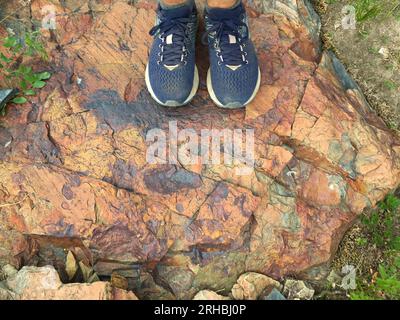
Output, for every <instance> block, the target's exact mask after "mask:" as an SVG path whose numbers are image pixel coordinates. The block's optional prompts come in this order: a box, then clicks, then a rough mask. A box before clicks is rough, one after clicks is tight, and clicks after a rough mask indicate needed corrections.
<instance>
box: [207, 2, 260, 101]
mask: <svg viewBox="0 0 400 320" xmlns="http://www.w3.org/2000/svg"><path fill="white" fill-rule="evenodd" d="M205 14H206V31H207V35H208V44H209V52H210V72H211V83H212V89H213V91H214V93H215V96H216V98H217V99H218V100H219V102H220V103H221V104H223V105H229V104H232V105H233V106H243V105H244V104H245V103H247V102H248V100H249V99H250V98H251V97H252V95H253V94H254V92H255V90H256V88H257V82H258V77H259V68H258V59H257V55H256V52H255V48H254V45H253V43H252V41H251V40H250V38H249V30H248V21H247V16H246V11H245V9H244V7H243V4H239V5H238V6H237V7H235V8H233V9H214V8H207V9H206V13H205Z"/></svg>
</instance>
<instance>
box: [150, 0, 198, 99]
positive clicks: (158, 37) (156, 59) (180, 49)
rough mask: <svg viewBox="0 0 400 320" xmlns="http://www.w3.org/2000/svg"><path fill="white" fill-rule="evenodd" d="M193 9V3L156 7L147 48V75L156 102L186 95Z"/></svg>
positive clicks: (193, 35)
mask: <svg viewBox="0 0 400 320" xmlns="http://www.w3.org/2000/svg"><path fill="white" fill-rule="evenodd" d="M196 32H197V10H196V7H195V6H194V5H185V6H182V7H178V8H175V9H168V10H164V9H162V8H161V7H160V6H159V7H158V10H157V21H156V26H155V27H154V28H152V29H151V30H150V34H151V35H153V36H154V41H153V45H152V47H151V49H150V55H149V64H148V77H149V82H150V85H151V89H152V90H153V92H154V95H155V96H156V97H157V99H158V100H159V101H161V102H162V103H165V102H167V101H176V102H178V103H184V102H185V100H186V99H187V98H188V97H189V95H190V93H191V91H192V88H193V81H194V74H195V40H196Z"/></svg>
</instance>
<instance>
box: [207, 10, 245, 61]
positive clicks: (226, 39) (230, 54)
mask: <svg viewBox="0 0 400 320" xmlns="http://www.w3.org/2000/svg"><path fill="white" fill-rule="evenodd" d="M243 18H244V17H243V15H240V16H239V17H235V18H231V17H230V18H226V19H220V20H218V21H217V20H212V19H210V18H209V19H208V21H209V23H210V24H211V25H212V26H211V28H210V29H208V30H207V32H206V33H205V34H204V36H203V42H205V41H206V39H207V37H208V36H211V37H212V38H213V39H214V41H213V45H214V48H215V51H216V55H217V57H218V58H219V61H218V64H219V65H222V64H223V65H227V66H241V65H244V64H248V63H249V62H248V60H247V58H246V56H247V52H246V50H245V47H246V44H245V43H244V41H245V40H247V38H248V27H247V24H246V23H245V22H244V21H243Z"/></svg>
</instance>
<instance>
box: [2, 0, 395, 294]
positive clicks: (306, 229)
mask: <svg viewBox="0 0 400 320" xmlns="http://www.w3.org/2000/svg"><path fill="white" fill-rule="evenodd" d="M49 2H50V1H45V0H33V1H32V3H31V10H30V11H29V12H30V14H31V15H32V16H31V19H32V20H33V21H36V20H40V19H41V17H42V13H41V12H42V11H41V10H42V8H43V7H44V6H45V5H47V4H49ZM51 2H52V3H58V1H51ZM247 5H248V9H249V15H250V24H251V29H252V37H253V39H254V42H255V45H256V47H257V50H258V55H259V59H260V67H261V72H262V84H261V89H260V93H259V95H258V96H257V98H256V99H255V101H254V102H253V103H252V104H251V105H249V106H248V107H247V109H246V110H237V111H230V110H221V109H217V108H216V107H215V106H214V105H213V104H212V102H211V100H210V99H209V98H208V94H207V90H206V84H205V74H206V71H207V68H208V65H207V58H206V57H207V52H206V48H205V47H204V46H202V45H200V44H199V52H200V54H199V58H198V66H199V69H200V76H201V84H200V91H199V94H198V95H197V97H196V98H195V99H194V100H193V102H192V103H191V104H190V105H189V106H186V107H184V108H180V109H176V110H175V109H165V108H162V107H160V106H158V105H157V104H155V103H154V102H153V101H152V100H151V98H150V96H149V94H148V93H147V91H146V89H145V84H144V70H145V65H146V59H147V53H148V46H149V43H150V42H151V38H150V36H148V33H147V32H148V30H149V29H150V28H151V26H152V24H153V22H154V17H155V14H154V3H153V2H146V1H143V0H139V1H137V2H135V5H129V4H128V3H127V1H116V0H99V1H96V4H94V2H93V1H72V2H64V1H60V2H59V4H58V5H56V10H57V13H58V16H57V17H58V19H57V29H56V30H54V31H52V32H51V33H50V32H45V36H46V37H47V39H48V42H47V50H48V52H49V56H50V63H49V64H48V65H46V66H42V65H41V66H40V68H42V69H48V70H51V71H52V72H53V77H52V78H51V80H50V82H49V83H48V85H47V86H46V88H45V89H43V90H42V92H41V94H40V96H39V97H38V98H37V99H35V100H34V101H32V103H31V104H30V105H25V106H15V105H11V106H10V107H9V108H8V112H7V116H6V117H4V118H2V119H1V125H0V262H1V263H2V264H5V263H12V264H13V265H15V266H18V267H21V266H22V265H25V264H34V263H37V261H38V260H37V258H35V257H36V256H37V253H38V252H42V253H43V252H45V253H46V255H45V256H46V263H49V262H52V261H56V260H57V259H58V258H60V257H59V256H57V252H58V251H57V250H56V249H54V248H63V249H68V250H73V251H74V253H75V254H77V252H80V253H81V255H83V256H85V257H86V259H87V260H88V261H90V263H91V264H92V265H93V266H94V269H95V270H96V272H97V273H98V274H99V275H104V276H105V275H111V274H112V271H113V270H114V271H115V270H122V271H123V272H125V276H127V277H128V278H129V277H131V278H132V279H133V278H134V279H135V281H133V282H134V283H135V285H133V286H135V287H134V291H135V293H137V295H138V296H139V298H153V299H155V298H157V299H158V298H171V297H176V298H192V297H193V296H194V295H195V293H196V292H198V291H199V290H201V289H211V290H215V291H218V292H219V290H221V289H222V290H223V292H225V293H227V292H229V291H230V290H231V288H232V286H233V285H234V283H235V282H236V280H237V278H238V276H239V275H240V274H242V273H244V272H246V271H255V272H259V273H263V274H266V275H268V276H271V277H275V278H276V277H280V276H283V275H286V274H289V273H290V274H301V273H303V272H304V271H307V270H308V269H310V268H312V267H315V266H319V265H321V264H324V263H326V262H328V261H329V260H330V258H331V257H332V254H333V253H334V252H335V250H336V248H337V245H338V243H339V241H340V239H341V237H342V236H343V233H344V232H345V231H346V229H347V228H348V227H349V226H350V225H351V223H352V222H353V221H354V220H355V218H356V217H357V215H358V214H359V213H361V212H362V210H363V209H364V208H366V207H371V206H374V205H375V204H376V202H377V201H379V200H381V199H382V198H383V197H384V196H385V194H386V193H388V192H390V191H391V190H393V189H394V188H396V187H397V186H398V184H399V182H400V141H399V139H398V137H396V136H394V135H393V133H391V132H390V130H388V129H387V128H386V127H385V126H384V124H383V122H382V121H381V120H380V119H379V118H378V117H377V116H376V115H375V114H374V113H373V112H372V111H371V110H370V108H369V106H368V104H367V103H366V101H365V100H364V98H363V95H362V94H361V92H360V91H359V89H358V87H357V86H356V85H355V83H354V82H353V81H352V80H351V79H350V78H349V77H348V76H347V74H346V72H345V71H344V69H343V67H342V66H341V64H340V62H339V61H337V59H336V58H335V57H334V56H333V55H332V54H330V53H326V52H322V51H321V49H320V43H319V24H318V18H317V17H316V16H315V15H314V13H313V12H312V11H311V10H310V7H308V6H307V5H305V3H304V2H303V0H297V1H293V0H291V1H289V0H286V1H277V6H276V7H275V8H269V7H268V5H266V2H265V3H264V2H262V1H252V2H249V3H248V4H247ZM38 68H39V67H38ZM170 121H177V125H178V128H180V129H183V128H193V129H194V130H196V132H200V130H201V129H211V128H212V129H224V128H230V129H234V128H250V129H254V130H255V137H256V142H255V149H256V150H255V158H256V162H255V168H254V172H253V173H252V174H251V175H247V176H238V175H236V174H235V168H232V167H231V166H225V165H203V166H195V165H190V166H182V165H181V164H179V163H178V164H176V165H156V164H149V163H147V161H146V150H147V147H148V145H149V144H148V143H147V142H146V133H147V132H148V131H149V130H150V129H154V128H161V129H164V130H168V125H169V122H170ZM49 248H51V250H50V249H49ZM49 252H50V253H49ZM54 252H55V253H54ZM43 256H44V255H43V254H42V255H41V257H43ZM130 285H131V284H130Z"/></svg>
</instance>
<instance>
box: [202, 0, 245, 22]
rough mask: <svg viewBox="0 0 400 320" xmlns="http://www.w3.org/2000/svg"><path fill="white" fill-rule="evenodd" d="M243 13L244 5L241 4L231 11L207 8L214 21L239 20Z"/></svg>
mask: <svg viewBox="0 0 400 320" xmlns="http://www.w3.org/2000/svg"><path fill="white" fill-rule="evenodd" d="M241 13H243V5H242V4H241V2H239V4H238V5H237V6H235V7H233V8H231V9H224V8H210V7H208V8H207V14H208V16H209V17H210V18H211V19H212V20H224V19H232V18H237V17H239V15H240V14H241Z"/></svg>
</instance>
